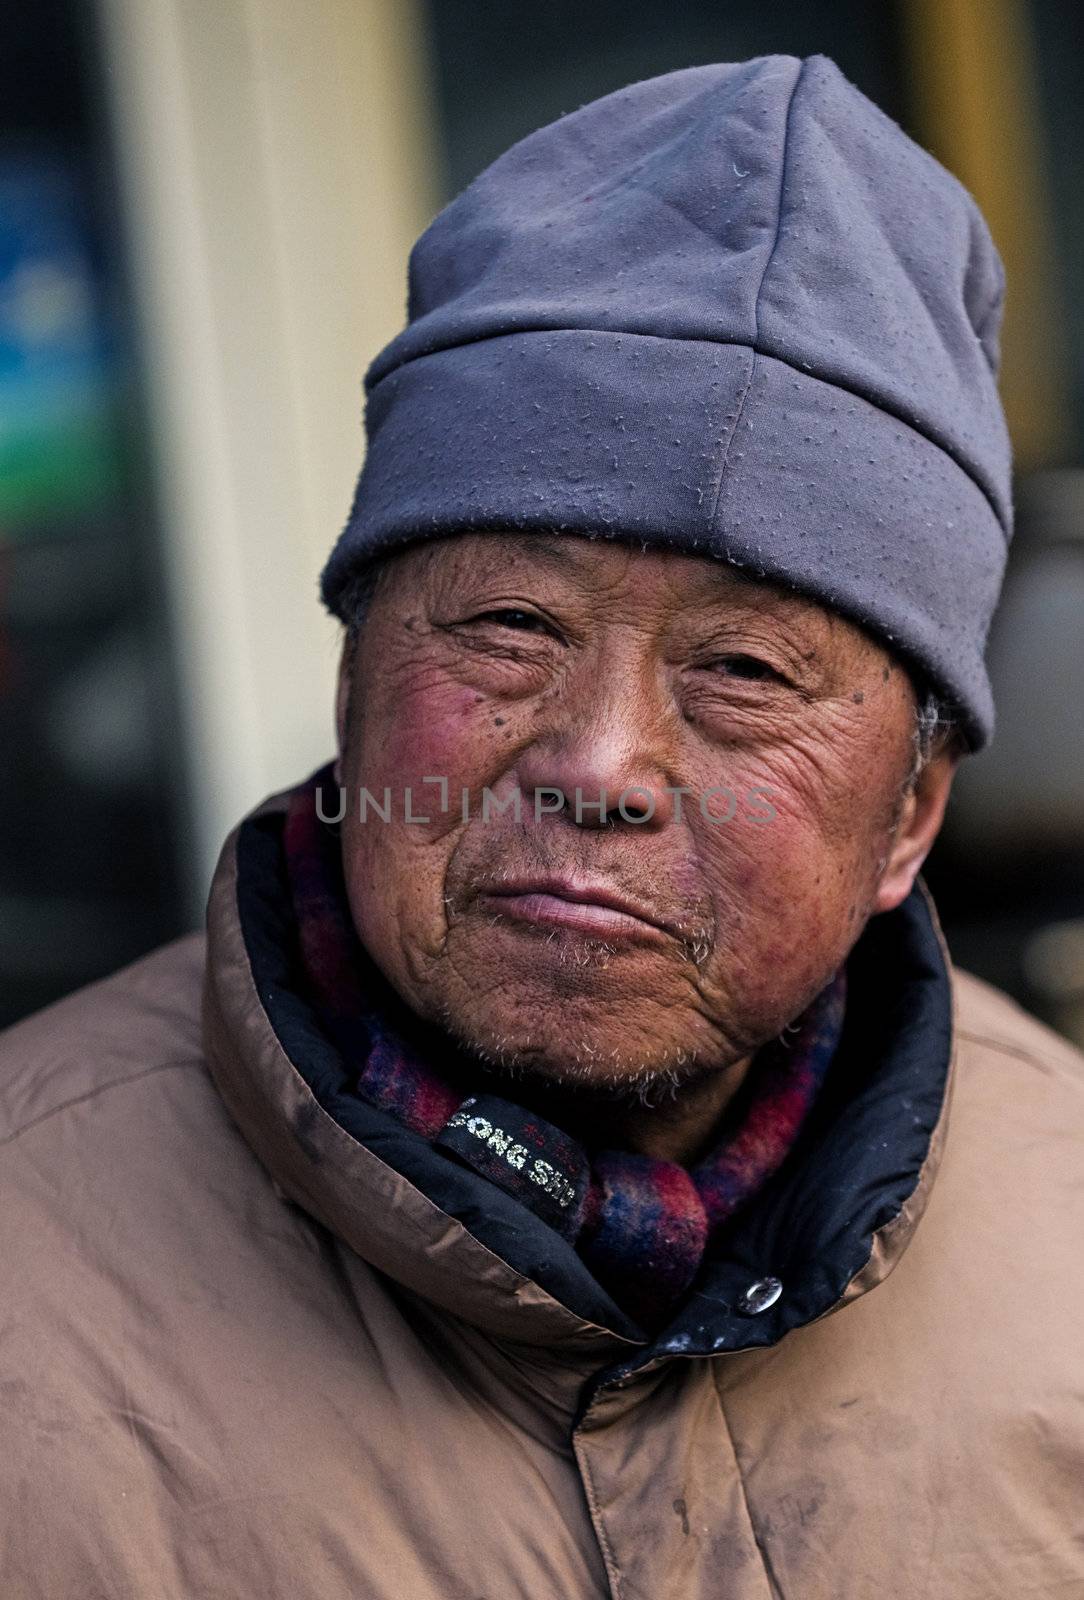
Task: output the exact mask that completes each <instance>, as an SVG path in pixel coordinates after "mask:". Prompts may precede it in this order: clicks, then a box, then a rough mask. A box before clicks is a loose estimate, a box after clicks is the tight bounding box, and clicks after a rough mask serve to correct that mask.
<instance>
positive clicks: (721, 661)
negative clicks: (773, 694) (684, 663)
mask: <svg viewBox="0 0 1084 1600" xmlns="http://www.w3.org/2000/svg"><path fill="white" fill-rule="evenodd" d="M708 665H709V666H710V667H711V668H712V670H714V671H720V672H724V673H725V674H726V676H727V677H728V678H746V679H748V680H749V681H751V682H754V683H755V682H761V681H765V680H767V681H772V680H774V681H775V682H776V683H784V682H785V681H786V680H785V679H784V677H783V674H782V673H781V672H777V671H776V669H775V667H773V666H772V665H771V664H770V663H769V662H767V661H762V660H761V659H760V657H759V656H745V655H734V656H719V657H718V658H717V659H716V660H715V661H711V662H709V663H708Z"/></svg>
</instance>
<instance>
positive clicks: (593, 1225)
mask: <svg viewBox="0 0 1084 1600" xmlns="http://www.w3.org/2000/svg"><path fill="white" fill-rule="evenodd" d="M328 781H329V773H328V770H327V769H324V770H322V771H320V772H317V773H315V774H314V775H313V776H312V777H311V778H309V779H308V780H307V781H306V782H305V783H303V784H301V785H300V786H299V787H298V788H297V789H296V790H294V792H293V794H292V796H291V798H290V803H289V807H288V811H287V817H286V826H285V835H284V843H285V855H286V869H287V876H288V880H289V885H290V892H291V896H292V900H293V909H294V913H295V917H296V923H297V931H298V937H299V941H300V949H301V957H302V965H303V969H304V983H305V986H306V989H307V991H308V998H309V1000H310V1002H311V1004H312V1005H313V1008H314V1010H315V1012H316V1015H317V1020H318V1022H319V1024H320V1027H321V1029H322V1030H323V1032H324V1033H325V1034H326V1036H327V1037H328V1038H329V1039H330V1040H331V1042H332V1043H333V1044H334V1045H335V1047H336V1048H337V1050H338V1051H339V1052H340V1054H341V1056H342V1058H343V1060H344V1062H345V1063H346V1065H347V1067H348V1070H349V1073H350V1076H351V1082H352V1087H353V1089H354V1091H355V1092H356V1093H357V1094H358V1095H359V1096H360V1097H361V1098H362V1099H364V1100H366V1101H367V1102H368V1103H369V1104H371V1105H373V1106H376V1107H379V1108H380V1109H381V1110H382V1111H385V1112H388V1113H390V1114H391V1115H392V1116H393V1117H395V1118H397V1120H398V1121H400V1122H402V1123H403V1124H404V1125H405V1126H406V1127H408V1128H410V1129H411V1130H412V1131H413V1132H415V1133H417V1134H419V1135H420V1136H421V1137H422V1138H423V1139H426V1140H428V1141H429V1142H430V1143H432V1144H434V1145H435V1146H437V1147H438V1148H440V1149H442V1150H444V1151H446V1152H447V1153H448V1154H449V1155H452V1156H454V1157H455V1158H457V1159H459V1160H460V1161H463V1162H465V1163H466V1164H467V1165H469V1166H471V1167H472V1168H473V1169H474V1170H475V1171H477V1172H480V1173H481V1174H482V1175H483V1176H485V1177H487V1178H489V1179H490V1180H491V1181H492V1182H494V1183H497V1184H499V1185H500V1186H501V1188H503V1189H504V1190H505V1191H506V1192H508V1193H510V1194H513V1195H515V1196H516V1197H517V1198H518V1199H519V1200H520V1201H522V1202H523V1203H524V1204H525V1205H527V1206H529V1207H530V1208H531V1210H533V1211H534V1212H536V1214H538V1215H539V1216H541V1217H542V1218H543V1219H544V1220H545V1221H547V1222H549V1223H550V1224H551V1225H552V1226H553V1227H555V1228H556V1229H557V1230H558V1232H560V1233H561V1234H562V1235H563V1236H564V1237H565V1238H566V1239H568V1240H569V1242H570V1243H571V1244H572V1245H573V1246H574V1247H575V1249H576V1250H577V1251H578V1253H579V1254H580V1256H581V1257H582V1258H583V1260H584V1261H585V1262H586V1263H587V1265H588V1266H589V1267H590V1269H591V1271H592V1272H593V1273H594V1274H595V1276H596V1277H597V1278H598V1280H599V1281H600V1283H602V1285H603V1286H604V1287H605V1288H606V1289H607V1291H608V1292H609V1293H610V1294H611V1295H612V1296H613V1298H614V1299H615V1300H616V1301H617V1302H618V1304H619V1305H621V1306H622V1307H624V1309H625V1310H627V1311H628V1312H629V1313H630V1314H631V1315H632V1316H634V1317H636V1318H637V1319H638V1320H639V1321H640V1322H641V1323H642V1324H643V1325H644V1326H646V1327H649V1328H657V1327H659V1326H661V1325H662V1323H663V1322H664V1321H665V1319H666V1318H667V1317H668V1316H669V1315H670V1313H671V1312H672V1310H673V1309H674V1308H675V1306H676V1303H677V1301H678V1300H679V1298H680V1297H681V1295H682V1294H683V1293H684V1292H685V1291H686V1290H687V1289H688V1288H689V1286H690V1285H691V1283H692V1281H693V1279H694V1277H695V1276H696V1273H697V1270H698V1268H699V1266H700V1263H701V1261H702V1260H703V1258H704V1255H705V1252H706V1251H708V1250H709V1249H710V1248H711V1247H712V1246H713V1245H715V1244H716V1243H717V1242H718V1240H719V1237H720V1234H721V1233H722V1231H723V1229H724V1228H725V1226H726V1224H727V1223H728V1222H729V1221H730V1219H731V1218H732V1217H733V1216H734V1215H735V1213H736V1212H737V1211H738V1210H739V1209H740V1208H741V1207H742V1206H743V1205H744V1204H745V1202H746V1201H747V1200H749V1199H750V1197H751V1196H752V1195H753V1194H755V1193H756V1191H757V1190H758V1189H759V1188H760V1187H761V1186H762V1185H763V1184H764V1183H765V1182H766V1181H767V1180H768V1178H770V1177H771V1176H772V1174H773V1173H775V1172H776V1171H777V1169H778V1168H779V1167H780V1165H781V1164H782V1162H783V1160H784V1158H785V1157H786V1155H787V1153H788V1152H789V1151H790V1149H791V1148H792V1146H793V1144H794V1142H795V1140H796V1139H797V1137H798V1134H799V1131H800V1130H801V1127H802V1125H803V1123H804V1121H805V1119H806V1117H807V1115H808V1113H809V1111H810V1109H811V1108H812V1105H813V1102H814V1099H815V1097H816V1095H817V1091H818V1089H819V1088H820V1085H821V1083H822V1082H823V1079H824V1076H825V1073H826V1071H827V1069H828V1066H829V1064H830V1062H831V1060H832V1057H833V1055H834V1053H835V1049H836V1045H837V1043H838V1040H839V1035H840V1032H841V1029H842V1023H843V1011H844V1002H845V991H846V979H845V972H844V969H842V968H841V969H840V971H839V972H838V973H837V974H836V976H835V977H834V978H833V980H832V982H831V983H830V984H829V985H828V986H827V988H825V989H824V990H823V991H822V992H821V994H820V995H818V997H817V999H816V1000H814V1002H813V1004H812V1005H811V1006H810V1007H809V1008H808V1009H807V1010H806V1011H805V1012H803V1014H802V1015H801V1016H800V1017H799V1018H798V1020H797V1021H796V1022H795V1023H794V1024H793V1025H792V1026H791V1027H790V1028H788V1029H786V1030H785V1035H781V1036H780V1037H779V1038H777V1039H775V1040H773V1041H772V1042H771V1043H770V1044H768V1045H766V1046H765V1047H764V1048H763V1049H762V1050H761V1051H760V1052H759V1054H758V1055H757V1056H756V1058H755V1060H754V1062H753V1064H752V1066H751V1067H750V1069H749V1072H748V1074H747V1075H746V1079H745V1081H744V1083H743V1084H742V1086H741V1088H740V1089H739V1091H738V1093H737V1095H736V1096H735V1099H734V1101H733V1102H732V1104H731V1106H730V1107H728V1109H727V1113H726V1116H725V1119H724V1130H723V1136H722V1137H721V1139H720V1142H719V1143H718V1144H717V1145H716V1147H715V1148H714V1149H713V1151H712V1152H711V1154H710V1155H709V1156H708V1157H707V1159H706V1160H704V1161H702V1162H701V1163H700V1164H699V1165H698V1166H696V1167H694V1168H693V1169H692V1170H691V1171H689V1170H686V1168H684V1167H682V1166H679V1165H678V1164H677V1163H676V1162H672V1161H660V1160H655V1159H654V1158H652V1157H650V1156H642V1155H635V1154H633V1153H631V1152H627V1151H621V1150H602V1151H594V1152H590V1153H589V1152H588V1150H587V1149H586V1148H585V1147H584V1146H583V1145H582V1144H581V1143H580V1142H579V1141H578V1140H576V1139H574V1138H572V1137H571V1136H570V1135H569V1134H567V1133H565V1132H564V1131H563V1130H562V1129H560V1128H557V1127H555V1126H554V1125H553V1124H552V1123H550V1122H547V1121H546V1119H545V1118H543V1117H540V1116H538V1115H536V1114H534V1113H533V1112H530V1111H528V1110H525V1109H524V1108H523V1107H522V1106H518V1105H515V1104H513V1103H512V1102H510V1101H507V1100H504V1099H503V1098H502V1097H500V1096H498V1095H494V1094H490V1093H488V1092H481V1091H479V1092H475V1093H471V1092H469V1091H470V1088H471V1082H470V1077H469V1074H470V1073H471V1064H470V1062H469V1059H468V1058H467V1057H465V1056H464V1054H463V1053H462V1052H460V1051H459V1050H458V1049H457V1047H456V1046H455V1045H454V1044H453V1043H452V1042H451V1041H449V1040H446V1039H445V1038H444V1036H440V1038H439V1040H435V1039H434V1037H433V1034H432V1031H431V1030H428V1031H427V1029H426V1025H424V1024H420V1023H419V1020H418V1019H417V1018H415V1017H414V1016H413V1013H411V1012H410V1011H409V1008H407V1007H406V1005H405V1003H404V1002H403V1001H402V1000H401V999H400V997H399V996H398V995H396V994H395V992H394V991H393V990H392V988H391V986H390V985H389V984H388V983H387V980H386V979H385V978H384V977H383V975H382V974H381V973H380V971H379V969H378V968H377V967H376V965H375V963H374V962H373V961H372V960H371V958H370V957H369V956H368V955H367V953H366V952H365V950H364V949H363V947H362V945H361V943H360V941H359V939H358V937H357V934H356V932H355V929H354V925H353V921H352V918H351V915H350V908H349V903H348V900H347V897H346V889H345V885H344V881H343V872H342V858H341V851H340V846H339V838H338V830H337V828H336V827H334V826H330V825H328V824H326V823H324V822H321V821H320V819H319V817H318V815H317V810H316V788H317V787H318V785H319V784H320V783H321V782H323V783H325V784H326V783H327V782H328ZM434 1057H439V1060H440V1062H441V1066H440V1067H438V1066H437V1065H436V1064H435V1060H434ZM481 1076H482V1069H481V1068H479V1067H477V1066H475V1068H474V1077H475V1081H474V1087H475V1089H476V1090H477V1087H478V1081H479V1079H480V1078H481Z"/></svg>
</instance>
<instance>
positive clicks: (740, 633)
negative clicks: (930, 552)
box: [339, 534, 947, 1087]
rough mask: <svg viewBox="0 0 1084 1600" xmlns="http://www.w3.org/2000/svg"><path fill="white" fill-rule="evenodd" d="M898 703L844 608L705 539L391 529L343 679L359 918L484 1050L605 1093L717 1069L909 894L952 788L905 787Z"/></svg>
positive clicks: (884, 663) (385, 963) (402, 975)
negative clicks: (418, 535)
mask: <svg viewBox="0 0 1084 1600" xmlns="http://www.w3.org/2000/svg"><path fill="white" fill-rule="evenodd" d="M348 702H349V708H348ZM348 711H349V714H348ZM913 717H914V710H913V694H912V690H911V686H910V682H909V680H908V678H907V675H906V673H905V672H904V671H903V670H902V669H901V668H899V667H898V666H896V665H895V664H894V662H893V661H892V660H891V659H890V658H889V656H888V655H887V654H886V653H885V652H884V651H883V650H882V649H881V648H880V647H879V646H878V645H877V644H876V643H874V642H873V641H872V640H870V639H869V638H868V637H867V636H866V635H865V634H864V633H862V632H861V631H860V630H859V629H857V628H856V627H854V626H852V625H851V624H850V623H848V622H846V621H844V620H843V619H841V618H839V617H837V616H835V615H833V614H831V613H829V612H827V611H826V610H824V609H823V608H822V607H821V606H819V605H817V604H816V603H814V602H812V601H808V600H805V599H803V598H800V597H797V596H794V595H792V594H788V593H785V592H783V591H781V590H778V589H776V588H774V587H770V586H768V585H764V584H759V583H754V582H751V581H749V580H747V579H745V578H743V577H741V576H740V575H738V574H737V573H736V572H734V571H733V570H732V569H731V568H728V567H727V566H725V565H723V564H721V563H719V562H717V561H715V560H713V559H707V558H700V557H697V556H688V555H683V554H676V553H671V552H665V551H655V552H650V553H646V552H644V551H642V550H641V549H639V548H638V547H630V546H627V545H621V544H616V543H612V542H606V541H601V540H589V539H586V538H582V537H578V536H574V535H567V534H561V535H553V536H549V535H542V534H523V535H517V536H512V535H500V536H495V535H486V534H478V535H461V536H458V537H454V538H446V539H441V540H437V541H433V542H429V543H426V544H422V545H419V546H415V547H413V548H411V549H409V550H407V551H406V552H404V553H402V554H400V555H398V556H397V557H395V558H394V559H393V560H391V561H390V562H389V563H387V565H386V568H385V570H384V571H383V572H382V574H381V579H380V583H379V585H378V588H377V591H376V595H375V598H374V600H373V604H372V607H371V609H370V612H369V615H368V618H367V620H366V623H365V626H364V629H363V632H362V635H361V638H360V641H359V643H358V646H357V650H356V654H355V655H354V657H353V660H352V661H350V659H349V658H347V659H346V661H345V664H344V674H343V682H342V684H341V686H340V703H339V721H340V745H341V778H342V782H343V784H344V785H345V787H346V789H347V791H348V801H347V810H346V818H345V820H344V823H343V829H342V841H343V857H344V867H345V873H346V883H347V888H348V892H349V897H350V904H351V908H352V912H353V917H354V921H355V924H356V926H357V930H358V933H359V935H360V937H361V939H362V942H363V943H364V944H365V946H366V948H367V949H368V951H369V953H370V954H371V955H372V957H373V958H374V959H375V961H376V962H377V963H378V965H379V966H380V968H381V969H382V970H383V972H384V974H385V975H386V977H387V978H388V979H389V980H390V981H391V982H392V984H393V985H394V986H395V988H396V989H397V990H398V991H399V992H400V994H402V996H403V997H404V998H405V999H406V1000H407V1001H408V1003H409V1004H410V1005H411V1006H412V1008H413V1009H414V1010H415V1011H416V1012H418V1013H419V1014H420V1015H421V1016H423V1017H425V1018H427V1019H429V1020H431V1021H434V1022H437V1023H439V1024H441V1025H443V1026H444V1027H446V1028H447V1029H448V1030H449V1031H450V1032H451V1033H452V1034H453V1035H454V1036H455V1037H456V1038H457V1039H458V1040H459V1041H461V1042H462V1043H463V1044H465V1045H466V1046H467V1047H469V1048H470V1049H473V1050H474V1051H476V1052H478V1053H479V1054H480V1055H481V1056H482V1057H483V1059H485V1060H487V1061H490V1062H492V1063H497V1064H501V1065H505V1066H514V1067H516V1068H518V1069H520V1070H524V1071H528V1072H535V1073H538V1074H541V1075H542V1076H544V1077H547V1078H549V1079H551V1080H556V1081H563V1082H569V1083H581V1084H587V1083H590V1084H592V1085H595V1086H603V1085H607V1086H614V1087H617V1086H622V1087H627V1086H630V1085H634V1084H635V1085H642V1084H644V1083H647V1082H649V1081H651V1080H652V1079H653V1078H654V1077H655V1076H656V1075H659V1074H663V1073H666V1074H669V1075H674V1074H675V1073H676V1074H678V1075H680V1076H681V1077H689V1078H691V1077H693V1076H696V1075H699V1074H701V1073H704V1072H706V1071H709V1070H713V1069H718V1068H720V1067H724V1066H727V1065H730V1064H732V1063H734V1062H736V1061H739V1060H741V1059H743V1058H745V1057H746V1056H748V1054H749V1053H750V1052H752V1051H753V1050H755V1049H756V1048H758V1047H759V1046H760V1045H761V1044H763V1043H764V1042H765V1041H766V1040H768V1039H770V1038H772V1037H773V1036H774V1035H776V1034H777V1033H779V1031H780V1030H781V1029H782V1028H783V1027H785V1026H786V1025H787V1024H788V1023H789V1022H791V1021H793V1020H794V1018H795V1017H796V1016H797V1015H798V1014H799V1013H800V1012H801V1011H802V1010H803V1009H804V1008H805V1006H806V1005H807V1004H808V1003H809V1001H810V1000H811V999H812V998H813V997H814V996H815V995H816V994H817V993H818V992H819V990H820V989H821V988H822V987H823V986H824V985H825V984H826V983H827V981H828V980H829V979H830V977H831V976H832V974H833V973H834V972H835V970H836V969H837V968H838V966H839V965H840V963H841V962H842V961H843V959H844V958H845V956H846V955H847V953H848V951H849V950H850V948H851V946H852V944H853V943H854V941H855V939H856V938H857V936H858V934H859V933H860V932H861V930H862V927H863V925H864V923H865V921H866V919H867V918H868V917H869V916H870V915H871V914H872V913H874V912H877V911H883V910H886V909H889V908H890V907H891V906H893V905H895V904H898V903H899V901H900V900H902V899H903V898H904V896H905V895H906V893H907V892H908V890H909V888H910V884H911V881H912V879H913V877H914V873H915V872H916V871H917V869H918V866H919V864H920V862H921V859H922V855H923V854H924V853H925V849H926V848H928V844H929V842H930V840H932V837H933V834H934V833H935V832H936V828H937V825H938V823H939V821H940V815H941V810H942V809H943V804H944V798H945V796H947V779H946V781H945V782H944V783H943V784H942V785H941V789H943V790H944V793H941V789H938V791H937V793H936V794H935V795H934V797H933V799H932V801H927V802H926V803H925V804H923V802H922V801H921V799H919V800H918V801H916V799H915V797H914V796H913V795H912V796H911V797H910V798H908V799H906V800H903V799H902V798H901V797H902V795H903V791H904V789H905V787H906V782H907V777H908V774H909V771H910V767H911V761H912V752H913V737H912V735H913ZM436 779H443V780H445V781H444V784H443V785H441V784H439V783H437V782H435V781H433V780H436ZM362 788H364V789H367V790H368V791H369V794H370V795H371V796H372V797H373V799H374V800H375V802H376V804H377V805H379V806H380V807H381V808H382V809H383V808H384V806H385V795H384V791H385V789H387V790H390V801H391V811H390V820H388V821H385V820H383V819H382V817H381V816H380V814H379V813H378V812H377V810H376V809H375V807H374V805H373V804H372V803H368V804H367V808H366V818H365V820H364V821H363V820H361V815H360V813H361V806H360V804H359V791H360V790H361V789H362ZM408 790H409V792H410V796H409V812H408V811H407V791H408ZM517 791H518V795H519V800H518V802H517V801H516V798H515V797H516V794H517ZM577 791H578V794H577ZM464 792H465V793H464ZM603 795H604V796H605V806H606V809H605V810H600V805H599V802H600V800H601V799H602V798H603ZM561 796H563V797H564V799H565V804H564V806H563V807H562V808H561V809H560V810H557V809H553V808H555V807H557V806H558V804H559V801H560V797H561ZM622 797H623V804H624V811H625V815H622V814H621V812H620V811H619V809H618V801H619V798H622ZM442 801H443V802H444V809H442ZM577 801H578V802H579V815H578V817H577ZM517 804H518V808H519V816H518V819H517V816H516V806H517ZM502 807H503V808H504V809H502ZM408 816H411V817H415V818H416V817H424V818H426V819H428V820H426V821H422V822H419V821H411V820H407V817H408Z"/></svg>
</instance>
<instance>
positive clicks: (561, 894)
mask: <svg viewBox="0 0 1084 1600" xmlns="http://www.w3.org/2000/svg"><path fill="white" fill-rule="evenodd" d="M479 901H480V903H481V904H482V905H483V906H484V907H485V908H486V909H487V910H489V911H493V912H496V913H497V914H499V915H500V916H502V917H508V918H510V919H512V920H514V921H517V922H524V923H533V924H534V925H535V926H537V927H549V928H567V929H570V930H571V931H572V932H574V933H582V934H588V935H590V936H591V937H593V938H596V939H605V940H607V941H619V940H623V941H630V942H639V943H652V944H654V943H660V942H663V941H664V940H665V939H666V937H667V935H668V934H669V933H670V932H671V930H670V928H669V926H668V924H667V923H666V922H664V921H663V920H662V919H661V918H660V917H659V916H658V914H657V913H655V912H654V911H652V910H651V908H650V907H648V906H645V905H643V904H642V903H640V902H639V901H636V900H633V899H631V898H630V897H629V896H628V895H624V894H621V893H620V892H619V891H617V890H615V889H612V888H610V887H608V886H607V885H606V884H597V883H590V882H587V881H585V880H580V879H571V878H549V877H547V878H524V879H522V880H519V881H516V880H506V881H503V882H502V883H500V884H499V885H498V886H496V887H493V888H489V889H486V890H485V891H484V892H483V893H482V894H481V895H480V896H479Z"/></svg>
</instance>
